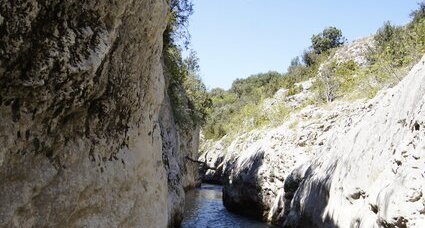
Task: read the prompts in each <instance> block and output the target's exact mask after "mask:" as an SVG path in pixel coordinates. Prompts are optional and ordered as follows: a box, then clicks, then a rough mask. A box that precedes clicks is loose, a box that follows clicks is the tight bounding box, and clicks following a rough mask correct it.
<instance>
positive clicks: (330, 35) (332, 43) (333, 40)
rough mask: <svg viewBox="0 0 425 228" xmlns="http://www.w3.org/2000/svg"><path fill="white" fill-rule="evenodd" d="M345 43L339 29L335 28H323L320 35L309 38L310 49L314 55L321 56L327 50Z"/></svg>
mask: <svg viewBox="0 0 425 228" xmlns="http://www.w3.org/2000/svg"><path fill="white" fill-rule="evenodd" d="M344 43H345V38H344V37H343V36H342V32H341V30H340V29H337V28H335V27H328V28H325V29H324V30H323V31H322V32H321V33H319V34H316V35H313V37H311V47H312V48H313V51H314V52H315V53H316V54H321V53H323V52H326V51H328V50H329V49H332V48H336V47H339V46H341V45H343V44H344Z"/></svg>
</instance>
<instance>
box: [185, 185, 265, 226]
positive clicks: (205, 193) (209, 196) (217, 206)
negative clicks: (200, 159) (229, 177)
mask: <svg viewBox="0 0 425 228" xmlns="http://www.w3.org/2000/svg"><path fill="white" fill-rule="evenodd" d="M181 227H182V228H195V227H244V228H245V227H246V228H266V227H272V226H270V225H267V224H265V223H263V222H260V221H256V220H252V219H249V218H246V217H242V216H239V215H236V214H233V213H231V212H229V211H227V210H226V208H225V207H224V206H223V201H222V186H219V185H210V184H202V186H201V187H200V188H198V189H195V190H193V191H190V192H188V193H187V195H186V205H185V214H184V220H183V223H182V225H181Z"/></svg>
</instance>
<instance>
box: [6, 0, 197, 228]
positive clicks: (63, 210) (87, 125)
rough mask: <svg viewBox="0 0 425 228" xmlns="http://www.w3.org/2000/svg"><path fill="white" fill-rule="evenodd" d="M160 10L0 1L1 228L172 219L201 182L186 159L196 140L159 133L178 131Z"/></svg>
mask: <svg viewBox="0 0 425 228" xmlns="http://www.w3.org/2000/svg"><path fill="white" fill-rule="evenodd" d="M167 12H168V5H167V2H166V1H164V0H155V1H145V0H143V1H131V0H122V1H91V0H90V1H80V0H70V1H55V0H48V1H38V0H25V1H6V2H2V3H0V34H1V35H0V116H1V121H0V145H1V148H0V180H1V182H0V205H2V206H1V207H0V224H1V226H2V227H64V226H66V227H166V226H167V225H176V224H177V223H178V222H179V216H180V217H181V215H180V213H181V208H179V206H180V205H181V202H183V201H184V191H182V189H183V188H184V187H189V186H193V185H195V182H196V178H197V177H196V174H194V173H193V170H194V169H193V167H191V166H190V165H187V164H186V163H185V161H184V159H183V158H182V157H184V156H183V155H182V154H183V153H189V154H191V153H193V152H194V151H196V150H197V140H198V139H197V136H196V133H197V130H196V129H193V131H192V132H187V133H186V134H185V135H182V136H181V137H179V138H177V139H176V138H173V137H174V135H168V134H164V132H173V131H176V129H175V123H174V122H173V118H172V114H171V113H170V107H168V106H169V105H170V104H169V103H168V102H167V93H166V88H165V87H166V83H165V78H164V74H163V69H162V64H161V55H162V36H163V32H164V30H165V27H166V24H167ZM164 98H165V100H164ZM192 134H194V135H192ZM171 141H172V143H173V144H174V145H179V149H177V150H175V149H170V148H173V147H168V146H167V143H168V142H171ZM180 145H183V146H180ZM171 160H173V161H175V162H174V165H170V163H172V162H169V163H167V161H171ZM173 176H178V177H179V178H178V179H179V180H176V181H174V180H175V178H174V179H173ZM175 202H179V204H177V205H178V206H176V205H175V204H174V203H175Z"/></svg>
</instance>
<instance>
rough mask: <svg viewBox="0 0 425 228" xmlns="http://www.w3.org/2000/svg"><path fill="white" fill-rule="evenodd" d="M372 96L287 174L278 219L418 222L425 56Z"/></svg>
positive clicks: (422, 214) (423, 217)
mask: <svg viewBox="0 0 425 228" xmlns="http://www.w3.org/2000/svg"><path fill="white" fill-rule="evenodd" d="M375 99H376V100H377V105H376V106H375V107H374V108H372V110H371V111H369V112H368V113H366V114H365V115H363V116H361V117H359V118H353V120H352V124H351V126H350V127H349V128H344V127H339V128H336V129H335V130H334V131H333V133H332V136H331V137H330V139H329V140H328V141H327V142H326V143H325V146H324V147H323V148H322V150H321V151H319V153H318V155H317V156H316V157H315V158H313V159H312V162H311V164H307V165H305V166H303V167H301V168H299V169H296V170H295V171H294V172H293V173H292V175H291V176H290V177H289V178H288V180H292V181H290V182H292V184H290V183H289V182H288V185H287V186H288V187H287V188H285V194H289V195H292V196H293V197H292V196H291V197H287V199H288V198H289V199H292V201H291V202H290V204H289V205H288V208H286V213H284V214H285V215H284V216H283V220H284V222H283V223H282V225H285V226H290V227H295V226H300V225H303V224H304V225H310V226H322V227H424V226H425V125H424V124H425V118H424V117H425V115H424V113H425V57H424V58H423V59H422V60H421V61H420V62H419V63H418V64H417V65H416V66H415V67H414V68H413V69H412V70H411V72H410V74H409V75H408V76H407V77H406V78H405V79H404V80H403V81H401V82H400V83H399V85H397V86H396V87H394V88H392V89H389V90H387V91H383V92H382V93H381V94H380V95H378V97H376V98H375ZM291 185H292V186H294V187H293V188H292V189H291V188H289V186H291Z"/></svg>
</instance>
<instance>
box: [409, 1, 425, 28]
mask: <svg viewBox="0 0 425 228" xmlns="http://www.w3.org/2000/svg"><path fill="white" fill-rule="evenodd" d="M418 5H419V9H416V10H414V11H413V12H412V13H410V16H411V17H412V18H413V20H412V23H417V22H419V21H420V20H421V19H423V18H425V2H421V3H418Z"/></svg>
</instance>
